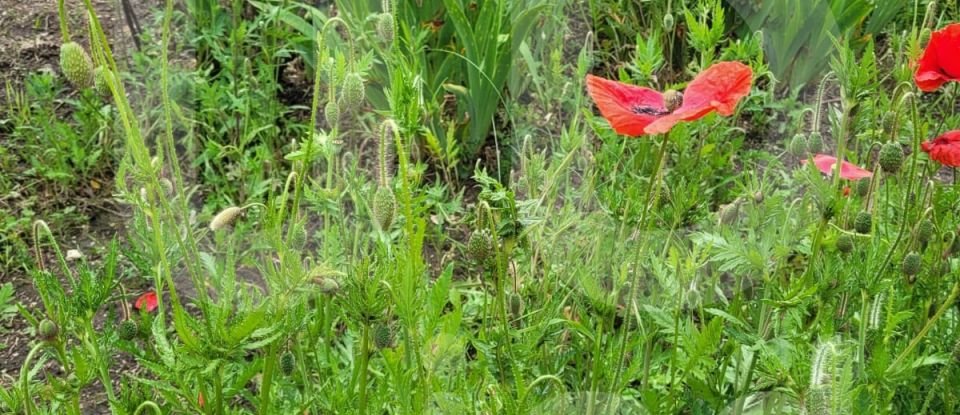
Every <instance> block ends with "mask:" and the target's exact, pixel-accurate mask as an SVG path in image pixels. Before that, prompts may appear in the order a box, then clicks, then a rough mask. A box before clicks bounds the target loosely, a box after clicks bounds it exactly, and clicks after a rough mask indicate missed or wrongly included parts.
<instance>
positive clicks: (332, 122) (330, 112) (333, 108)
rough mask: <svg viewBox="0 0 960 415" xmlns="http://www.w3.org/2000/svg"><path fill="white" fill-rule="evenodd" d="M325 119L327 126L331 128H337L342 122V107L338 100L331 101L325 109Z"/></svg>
mask: <svg viewBox="0 0 960 415" xmlns="http://www.w3.org/2000/svg"><path fill="white" fill-rule="evenodd" d="M323 117H324V119H326V120H327V126H329V127H330V128H333V127H336V126H337V124H338V123H339V122H340V105H339V104H337V101H336V100H333V99H331V100H330V101H328V102H327V105H325V106H324V107H323Z"/></svg>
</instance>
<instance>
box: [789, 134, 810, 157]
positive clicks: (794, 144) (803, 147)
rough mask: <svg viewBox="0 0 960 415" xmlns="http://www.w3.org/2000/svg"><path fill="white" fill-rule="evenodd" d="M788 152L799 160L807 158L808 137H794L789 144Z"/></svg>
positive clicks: (801, 135) (798, 135) (800, 135)
mask: <svg viewBox="0 0 960 415" xmlns="http://www.w3.org/2000/svg"><path fill="white" fill-rule="evenodd" d="M787 152H789V153H790V155H792V156H794V157H797V158H803V157H806V155H807V136H805V135H803V134H797V135H794V136H793V138H792V139H790V143H788V144H787Z"/></svg>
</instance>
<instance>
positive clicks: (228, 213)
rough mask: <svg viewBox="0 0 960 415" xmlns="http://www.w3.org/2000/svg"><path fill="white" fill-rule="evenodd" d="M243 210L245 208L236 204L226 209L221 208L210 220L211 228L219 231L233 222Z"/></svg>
mask: <svg viewBox="0 0 960 415" xmlns="http://www.w3.org/2000/svg"><path fill="white" fill-rule="evenodd" d="M242 212H243V209H241V208H238V207H236V206H230V207H228V208H226V209H224V210H221V211H220V213H217V216H214V217H213V220H211V221H210V230H211V231H214V232H216V231H218V230H220V229H222V228H223V227H224V226H227V225H229V224H231V223H233V221H234V220H236V219H237V216H240V213H242Z"/></svg>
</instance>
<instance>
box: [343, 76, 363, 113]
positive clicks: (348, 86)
mask: <svg viewBox="0 0 960 415" xmlns="http://www.w3.org/2000/svg"><path fill="white" fill-rule="evenodd" d="M363 97H364V89H363V77H361V76H360V74H359V73H357V72H351V73H348V74H347V76H346V77H345V78H343V106H344V107H345V109H346V110H347V111H351V110H354V109H357V108H359V107H360V105H361V104H362V103H363Z"/></svg>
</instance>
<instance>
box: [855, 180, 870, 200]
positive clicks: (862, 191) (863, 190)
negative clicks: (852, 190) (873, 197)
mask: <svg viewBox="0 0 960 415" xmlns="http://www.w3.org/2000/svg"><path fill="white" fill-rule="evenodd" d="M867 193H870V180H866V179H864V180H857V194H858V195H860V197H865V196H866V195H867Z"/></svg>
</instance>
